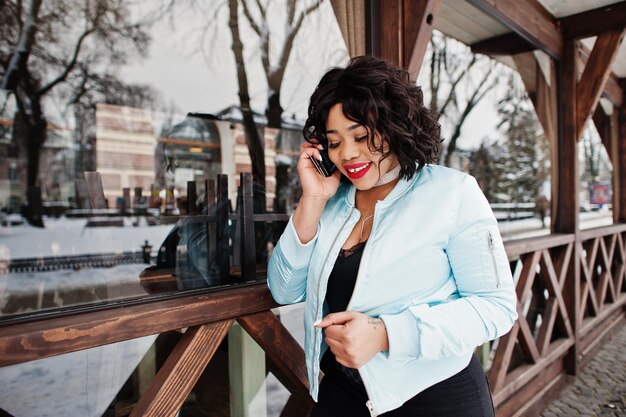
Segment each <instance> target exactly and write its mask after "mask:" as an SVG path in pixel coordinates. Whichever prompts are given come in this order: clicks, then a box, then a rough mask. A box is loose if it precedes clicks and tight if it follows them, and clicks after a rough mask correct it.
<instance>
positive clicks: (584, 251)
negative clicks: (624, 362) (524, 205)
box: [488, 225, 626, 417]
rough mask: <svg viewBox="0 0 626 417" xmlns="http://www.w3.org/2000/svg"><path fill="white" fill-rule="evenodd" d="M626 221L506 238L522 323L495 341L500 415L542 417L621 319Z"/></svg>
mask: <svg viewBox="0 0 626 417" xmlns="http://www.w3.org/2000/svg"><path fill="white" fill-rule="evenodd" d="M625 237H626V225H614V226H609V227H602V228H597V229H591V230H585V231H582V232H580V233H579V234H578V236H577V237H576V236H575V235H573V234H572V235H550V236H546V237H540V238H531V239H522V240H518V241H513V242H509V243H507V244H506V245H505V246H506V250H507V254H508V256H509V260H511V261H512V265H513V273H514V277H515V278H516V279H517V284H516V291H517V297H518V304H517V311H518V314H519V320H518V321H517V322H516V324H515V326H514V327H513V329H512V330H511V331H510V332H509V333H508V334H507V335H505V336H503V337H501V338H500V339H499V340H498V341H497V342H495V343H493V349H492V354H493V361H492V364H491V367H490V369H489V372H488V375H489V379H490V382H491V388H492V390H493V393H494V404H495V406H496V409H497V414H498V416H507V417H508V416H532V415H538V414H539V412H540V410H541V409H543V408H544V407H545V405H546V402H547V401H549V400H550V399H551V398H553V397H554V395H555V394H556V393H558V391H560V390H561V389H562V388H563V386H564V385H566V384H567V383H568V382H569V381H570V379H571V378H570V377H569V376H570V375H575V374H576V373H577V370H578V369H579V367H580V366H581V365H584V364H585V363H586V361H587V359H588V358H589V357H591V356H592V352H593V350H594V349H595V348H597V347H598V342H599V341H600V340H601V339H602V336H603V335H605V334H606V333H607V332H609V331H610V330H611V328H612V327H613V326H614V325H615V324H616V323H617V322H619V321H620V320H622V319H623V318H624V307H625V306H626V291H625V290H626V288H625V285H624V280H625V278H624V277H625V272H624V265H625V262H624V260H625V259H626V256H625V253H626V247H625V245H624V242H625Z"/></svg>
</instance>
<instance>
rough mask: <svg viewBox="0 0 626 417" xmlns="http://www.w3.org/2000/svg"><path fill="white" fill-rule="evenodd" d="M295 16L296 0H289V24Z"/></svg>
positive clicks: (291, 23) (290, 24)
mask: <svg viewBox="0 0 626 417" xmlns="http://www.w3.org/2000/svg"><path fill="white" fill-rule="evenodd" d="M295 17H296V0H289V1H288V2H287V22H289V26H292V25H293V19H294V18H295Z"/></svg>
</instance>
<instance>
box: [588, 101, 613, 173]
mask: <svg viewBox="0 0 626 417" xmlns="http://www.w3.org/2000/svg"><path fill="white" fill-rule="evenodd" d="M592 120H593V124H594V125H595V126H596V130H597V131H598V134H599V135H600V139H601V140H602V144H603V145H604V149H606V152H607V154H608V155H609V158H611V163H612V162H613V155H612V154H611V116H609V115H607V114H606V113H605V112H604V109H603V108H602V106H596V110H595V111H594V112H593V118H592Z"/></svg>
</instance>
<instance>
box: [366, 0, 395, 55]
mask: <svg viewBox="0 0 626 417" xmlns="http://www.w3.org/2000/svg"><path fill="white" fill-rule="evenodd" d="M402 3H403V1H402V0H387V1H380V0H372V8H371V9H372V16H371V20H372V26H374V27H376V29H377V33H378V37H377V38H378V39H376V37H375V38H374V39H373V45H372V52H373V53H374V55H376V56H378V57H379V58H382V59H384V60H385V61H387V62H390V63H392V64H395V65H399V66H402V13H403V5H402Z"/></svg>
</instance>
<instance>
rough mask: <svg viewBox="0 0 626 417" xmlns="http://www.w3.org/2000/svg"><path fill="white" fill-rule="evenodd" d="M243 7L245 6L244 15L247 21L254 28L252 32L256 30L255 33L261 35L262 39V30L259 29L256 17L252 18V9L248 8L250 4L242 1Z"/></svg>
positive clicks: (244, 0)
mask: <svg viewBox="0 0 626 417" xmlns="http://www.w3.org/2000/svg"><path fill="white" fill-rule="evenodd" d="M241 5H242V6H243V14H244V15H245V16H246V19H248V22H249V23H250V26H251V27H252V30H254V32H255V33H256V34H257V35H259V37H261V36H262V35H261V28H260V27H259V25H258V24H257V22H256V21H255V20H254V17H253V16H252V13H250V8H249V7H248V2H247V1H246V0H241ZM261 14H263V13H261Z"/></svg>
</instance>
